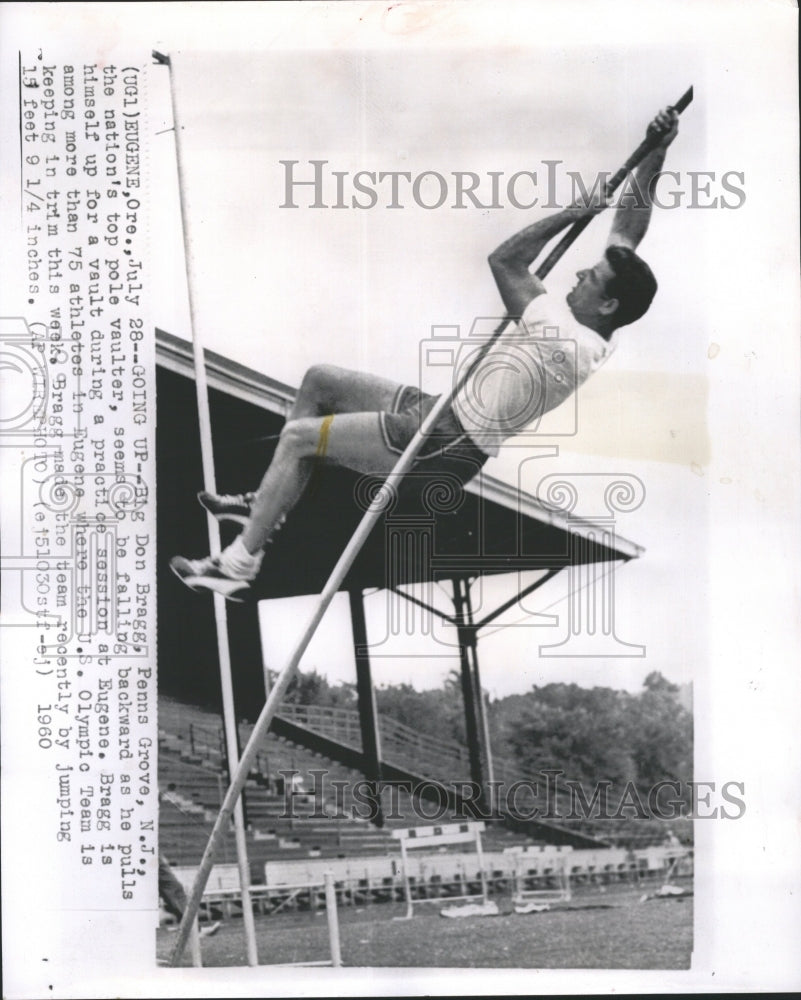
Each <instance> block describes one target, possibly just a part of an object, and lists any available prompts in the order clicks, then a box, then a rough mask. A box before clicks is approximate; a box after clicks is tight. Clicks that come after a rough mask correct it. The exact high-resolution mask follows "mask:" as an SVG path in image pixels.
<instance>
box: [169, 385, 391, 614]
mask: <svg viewBox="0 0 801 1000" xmlns="http://www.w3.org/2000/svg"><path fill="white" fill-rule="evenodd" d="M398 389H399V384H398V383H396V382H392V381H391V380H389V379H383V378H379V377H378V376H374V375H364V374H361V373H359V372H352V371H348V370H347V369H342V368H334V367H333V366H316V367H314V368H311V369H309V371H308V372H307V373H306V376H305V377H304V379H303V383H302V385H301V388H300V390H299V392H298V396H297V398H296V400H295V403H294V405H293V407H292V410H291V411H290V413H289V416H288V418H287V422H286V424H285V425H284V429H283V431H282V432H281V437H280V440H279V442H278V447H277V448H276V451H275V455H274V456H273V460H272V462H271V463H270V466H269V468H268V469H267V472H266V473H265V475H264V478H263V479H262V482H261V485H260V486H259V490H258V492H257V494H256V497H255V500H254V502H253V505H252V507H251V510H250V517H249V518H248V520H247V522H246V524H245V528H244V531H243V532H242V534H241V535H240V536H239V537H238V538H237V539H236V540H235V541H234V542H233V543H232V544H231V545H229V546H228V548H227V549H225V550H224V551H223V552H222V553H221V554H220V556H219V557H217V558H216V559H211V558H209V559H206V560H187V559H184V558H183V557H181V556H177V557H175V558H174V559H172V560H171V562H170V566H171V568H172V570H173V572H175V573H176V575H178V576H179V577H180V578H181V579H182V580H183V581H184V582H185V583H186V584H187V585H188V586H190V587H192V588H193V589H194V588H197V587H200V588H203V589H212V590H217V591H218V592H219V593H223V594H224V595H225V596H226V597H229V598H231V599H234V600H237V599H241V597H240V594H241V593H242V592H244V591H246V590H247V587H248V583H247V581H249V580H252V579H254V578H255V577H256V575H257V574H258V571H259V566H260V564H261V557H262V554H263V553H262V550H263V547H264V545H265V544H266V543H267V542H268V541H269V540H270V537H271V536H272V534H273V533H274V532H275V530H276V528H277V527H278V526H279V525H280V524H281V522H282V521H283V520H284V518H285V516H286V514H287V513H288V512H289V511H290V510H291V509H292V508H293V507H294V506H295V504H296V503H297V502H298V500H299V499H300V497H301V496H302V495H303V492H304V490H305V489H306V486H307V485H308V482H309V478H310V476H311V472H312V469H313V467H314V463H315V462H316V461H321V460H324V461H327V462H330V463H332V464H334V465H340V466H344V467H346V468H350V469H353V470H354V471H356V472H363V473H377V474H381V473H388V472H390V471H391V470H392V469H393V467H394V465H395V463H396V460H397V456H396V455H395V453H394V452H392V451H390V450H389V449H388V448H387V447H386V445H385V444H384V440H383V436H382V434H381V428H380V423H379V416H378V413H379V412H380V411H381V410H388V409H390V408H391V407H392V404H393V403H394V401H395V398H396V395H397V392H398ZM365 411H368V412H365ZM237 581H238V582H240V584H241V585H240V586H239V587H237V586H236V585H235V584H236V582H237Z"/></svg>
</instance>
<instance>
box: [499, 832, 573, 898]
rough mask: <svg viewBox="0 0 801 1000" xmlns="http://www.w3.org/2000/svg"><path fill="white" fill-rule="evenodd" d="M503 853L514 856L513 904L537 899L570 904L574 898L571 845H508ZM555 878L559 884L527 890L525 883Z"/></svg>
mask: <svg viewBox="0 0 801 1000" xmlns="http://www.w3.org/2000/svg"><path fill="white" fill-rule="evenodd" d="M504 853H505V854H506V853H508V854H510V855H511V856H512V857H513V858H514V894H513V899H512V901H513V902H514V903H524V902H526V901H529V900H537V901H539V902H541V903H567V902H569V901H570V900H571V899H572V895H573V894H572V891H571V887H570V862H571V859H572V857H573V848H572V847H556V846H553V845H543V846H541V847H538V846H529V847H509V848H507V849H506V850H505V851H504ZM546 878H547V879H555V880H556V882H557V885H556V886H555V887H553V888H548V889H527V888H526V882H527V881H529V880H533V881H535V882H537V881H542V880H544V879H546Z"/></svg>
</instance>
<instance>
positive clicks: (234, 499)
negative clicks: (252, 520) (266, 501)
mask: <svg viewBox="0 0 801 1000" xmlns="http://www.w3.org/2000/svg"><path fill="white" fill-rule="evenodd" d="M254 495H255V494H253V493H220V494H218V495H217V497H216V500H217V502H218V503H224V504H231V505H234V504H236V505H239V504H243V505H244V506H246V507H249V506H250V505H251V504H252V503H253V497H254Z"/></svg>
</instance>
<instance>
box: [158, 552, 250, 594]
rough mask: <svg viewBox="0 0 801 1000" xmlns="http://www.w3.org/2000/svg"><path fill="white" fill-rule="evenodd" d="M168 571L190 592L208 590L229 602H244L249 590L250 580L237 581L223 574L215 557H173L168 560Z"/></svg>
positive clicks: (217, 558)
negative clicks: (220, 595)
mask: <svg viewBox="0 0 801 1000" xmlns="http://www.w3.org/2000/svg"><path fill="white" fill-rule="evenodd" d="M170 569H171V570H172V571H173V573H175V575H176V576H177V577H178V579H179V580H180V581H181V582H182V583H185V584H186V585H187V587H189V589H190V590H196V591H197V590H210V591H212V592H213V593H215V594H222V596H223V597H224V598H226V600H229V601H240V602H241V601H244V599H245V598H246V597H247V592H248V591H249V590H250V580H247V579H237V578H235V577H232V576H229V575H228V574H227V573H224V572H223V571H222V569H220V560H219V557H217V556H206V558H205V559H185V558H184V557H183V556H173V557H172V559H170Z"/></svg>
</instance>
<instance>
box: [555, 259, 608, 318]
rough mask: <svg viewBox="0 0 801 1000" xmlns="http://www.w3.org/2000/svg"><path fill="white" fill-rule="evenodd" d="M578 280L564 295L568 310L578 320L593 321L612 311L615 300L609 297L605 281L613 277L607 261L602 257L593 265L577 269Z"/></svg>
mask: <svg viewBox="0 0 801 1000" xmlns="http://www.w3.org/2000/svg"><path fill="white" fill-rule="evenodd" d="M576 277H577V278H578V281H577V282H576V284H575V286H574V287H573V288H572V289H571V290H570V291H569V292H568V293H567V295H566V296H565V301H566V302H567V304H568V306H569V307H570V311H571V312H572V313H573V315H574V316H575V317H576V319H577V320H578V321H579V323H581V322H584V321H586V320H591V321H595V320H598V319H602V318H604V317H605V316H609V315H611V313H612V312H614V307H615V306H614V304H615V300H614V299H610V297H609V295H608V294H607V291H606V283H607V282H608V281H610V280H611V279H612V278H613V277H614V271H613V270H612V268H611V266H610V264H609V261H608V260H606V258H604V259H603V260H600V261H598V263H597V264H595V265H594V266H593V267H590V268H587V269H586V270H582V271H577V272H576Z"/></svg>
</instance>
